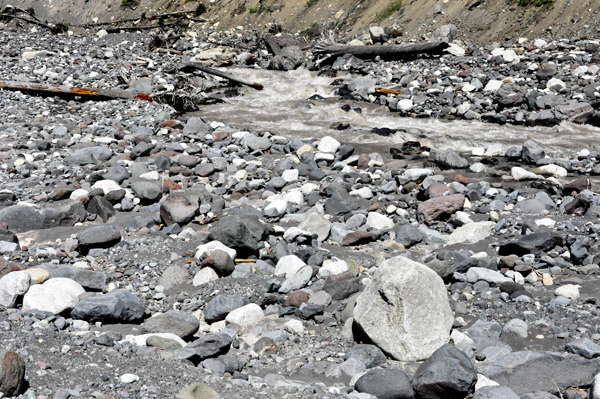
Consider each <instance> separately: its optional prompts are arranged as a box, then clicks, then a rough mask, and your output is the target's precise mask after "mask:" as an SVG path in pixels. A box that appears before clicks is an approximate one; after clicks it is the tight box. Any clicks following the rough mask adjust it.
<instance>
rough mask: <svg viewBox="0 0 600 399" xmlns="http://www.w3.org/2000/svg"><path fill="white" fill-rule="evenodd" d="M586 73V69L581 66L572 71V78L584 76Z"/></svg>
mask: <svg viewBox="0 0 600 399" xmlns="http://www.w3.org/2000/svg"><path fill="white" fill-rule="evenodd" d="M587 71H588V67H587V66H585V65H581V66H579V67H577V68H575V69H574V70H573V72H572V73H573V76H581V75H585V74H586V73H587Z"/></svg>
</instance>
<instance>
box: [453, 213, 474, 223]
mask: <svg viewBox="0 0 600 399" xmlns="http://www.w3.org/2000/svg"><path fill="white" fill-rule="evenodd" d="M452 220H453V221H454V224H455V225H458V226H464V225H465V224H469V223H473V221H472V220H471V217H470V216H469V214H468V213H467V212H463V211H456V212H455V213H454V216H452Z"/></svg>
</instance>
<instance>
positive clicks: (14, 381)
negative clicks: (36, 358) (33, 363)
mask: <svg viewBox="0 0 600 399" xmlns="http://www.w3.org/2000/svg"><path fill="white" fill-rule="evenodd" d="M26 386H27V382H26V381H25V361H24V360H23V358H22V357H21V356H19V355H18V354H17V353H15V352H13V351H9V350H6V349H1V350H0V392H1V393H3V394H4V395H5V396H17V395H19V394H21V393H23V391H24V390H25V388H26Z"/></svg>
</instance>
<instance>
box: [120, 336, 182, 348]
mask: <svg viewBox="0 0 600 399" xmlns="http://www.w3.org/2000/svg"><path fill="white" fill-rule="evenodd" d="M151 336H157V337H160V338H165V339H172V340H173V341H177V342H178V343H179V344H181V346H182V347H185V346H186V345H187V342H185V341H184V340H183V339H181V338H180V337H179V336H178V335H175V334H173V333H150V334H142V335H127V336H126V337H125V339H122V340H121V341H119V343H120V344H122V343H123V342H129V343H132V344H134V345H136V346H146V340H147V339H148V337H151Z"/></svg>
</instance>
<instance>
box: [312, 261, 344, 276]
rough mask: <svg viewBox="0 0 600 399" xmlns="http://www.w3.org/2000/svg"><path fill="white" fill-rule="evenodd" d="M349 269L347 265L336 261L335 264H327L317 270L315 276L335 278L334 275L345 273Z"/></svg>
mask: <svg viewBox="0 0 600 399" xmlns="http://www.w3.org/2000/svg"><path fill="white" fill-rule="evenodd" d="M348 270H350V268H349V267H348V264H347V263H346V262H345V261H343V260H338V261H337V262H329V263H327V264H325V265H323V266H321V268H320V269H319V272H318V273H317V276H318V277H319V278H323V279H325V278H327V277H329V276H335V275H336V274H342V273H346V272H347V271H348Z"/></svg>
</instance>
